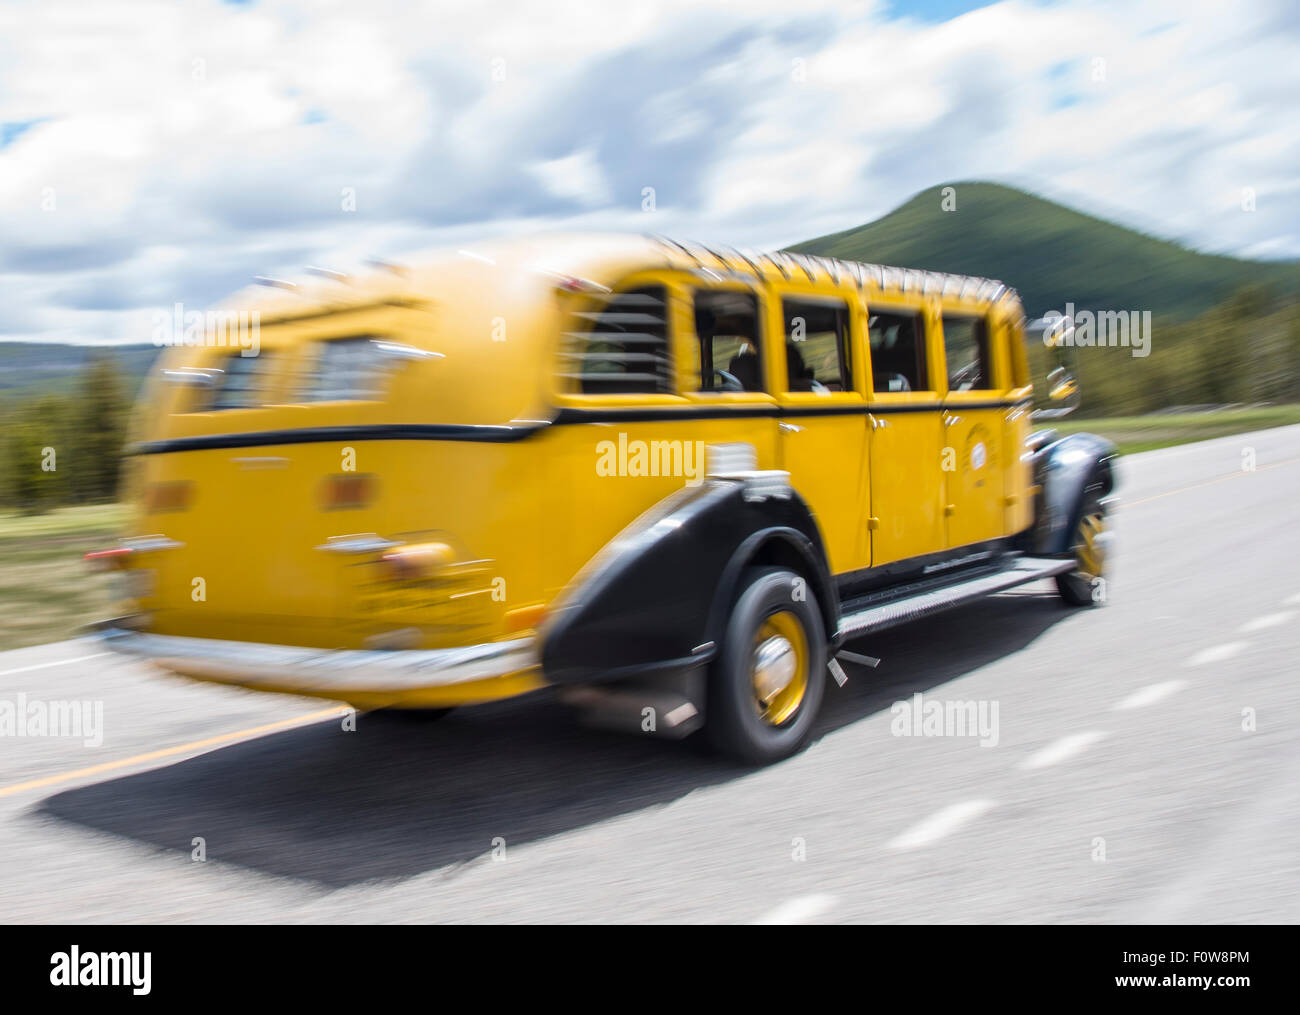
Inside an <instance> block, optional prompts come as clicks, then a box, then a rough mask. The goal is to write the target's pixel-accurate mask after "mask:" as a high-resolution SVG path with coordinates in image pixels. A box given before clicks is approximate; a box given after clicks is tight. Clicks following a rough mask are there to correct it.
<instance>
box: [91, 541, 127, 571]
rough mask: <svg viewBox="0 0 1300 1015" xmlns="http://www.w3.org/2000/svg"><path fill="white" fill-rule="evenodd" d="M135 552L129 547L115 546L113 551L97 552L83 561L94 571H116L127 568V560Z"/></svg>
mask: <svg viewBox="0 0 1300 1015" xmlns="http://www.w3.org/2000/svg"><path fill="white" fill-rule="evenodd" d="M133 552H134V551H132V549H131V548H130V547H129V546H115V547H113V548H112V549H111V550H95V551H93V552H92V553H88V554H86V555H85V556H84V557H83V558H82V560H84V561H85V562H86V563H87V564H88V565H90V568H91V569H92V570H94V571H115V570H117V569H119V568H123V567H126V559H127V558H128V557H129V556H131V554H132V553H133Z"/></svg>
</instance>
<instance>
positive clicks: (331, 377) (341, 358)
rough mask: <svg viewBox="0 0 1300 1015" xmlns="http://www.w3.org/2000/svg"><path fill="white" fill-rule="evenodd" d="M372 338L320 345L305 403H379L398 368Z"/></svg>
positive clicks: (306, 382)
mask: <svg viewBox="0 0 1300 1015" xmlns="http://www.w3.org/2000/svg"><path fill="white" fill-rule="evenodd" d="M396 362H397V361H396V360H395V358H394V357H393V356H390V355H387V354H386V353H385V351H384V346H383V343H382V342H381V341H379V340H377V339H375V338H372V337H371V336H369V335H362V336H357V337H355V338H333V339H330V340H329V341H327V342H319V343H317V348H316V354H315V357H314V359H313V360H312V362H311V363H310V365H309V366H308V367H307V375H306V377H305V378H304V380H303V384H302V387H301V395H300V397H301V398H302V399H303V401H306V402H350V401H376V400H378V399H381V398H383V396H384V387H385V385H386V383H387V381H388V377H389V374H390V373H391V371H392V368H393V367H394V365H395V364H396Z"/></svg>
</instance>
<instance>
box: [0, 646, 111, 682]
mask: <svg viewBox="0 0 1300 1015" xmlns="http://www.w3.org/2000/svg"><path fill="white" fill-rule="evenodd" d="M112 654H113V653H112V652H96V653H95V654H94V655H88V656H77V658H76V659H58V660H56V661H54V662H52V663H37V664H36V665H35V666H19V667H18V669H16V670H0V677H7V676H9V675H10V674H13V673H30V672H31V671H32V670H43V669H45V668H47V667H49V666H70V665H71V664H72V663H84V662H85V661H86V660H87V659H98V658H100V657H101V656H108V655H112Z"/></svg>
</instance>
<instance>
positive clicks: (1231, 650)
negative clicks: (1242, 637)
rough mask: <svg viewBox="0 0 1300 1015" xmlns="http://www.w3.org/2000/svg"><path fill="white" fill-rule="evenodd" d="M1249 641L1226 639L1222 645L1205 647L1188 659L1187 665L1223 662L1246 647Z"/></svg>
mask: <svg viewBox="0 0 1300 1015" xmlns="http://www.w3.org/2000/svg"><path fill="white" fill-rule="evenodd" d="M1248 644H1250V643H1249V642H1245V641H1225V642H1224V643H1223V644H1222V645H1211V646H1210V647H1209V648H1203V649H1201V651H1199V652H1197V653H1196V655H1194V656H1192V658H1190V659H1188V660H1187V663H1186V665H1187V666H1204V665H1205V664H1206V663H1221V662H1223V661H1224V660H1225V659H1231V658H1232V657H1233V656H1235V655H1237V654H1238V653H1239V652H1241V650H1242V649H1244V648H1245V647H1246V646H1247V645H1248Z"/></svg>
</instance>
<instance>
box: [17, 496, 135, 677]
mask: <svg viewBox="0 0 1300 1015" xmlns="http://www.w3.org/2000/svg"><path fill="white" fill-rule="evenodd" d="M126 514H127V511H126V507H125V506H124V505H122V504H98V505H91V506H87V507H71V508H59V509H58V510H55V511H51V512H49V513H48V514H43V515H19V514H0V651H3V650H5V649H14V648H22V647H23V646H25V645H39V644H41V643H43V642H47V641H58V640H60V639H62V638H71V637H72V636H73V635H75V634H76V633H77V630H78V629H79V628H80V627H82V626H83V625H85V624H88V623H90V622H91V621H93V620H96V619H100V618H102V617H105V616H107V615H108V611H109V608H110V599H109V591H108V575H106V574H101V573H98V572H92V571H90V570H89V569H88V568H87V567H86V565H85V564H83V563H82V560H81V557H82V555H83V554H85V553H87V552H88V551H90V550H102V549H103V548H104V547H105V546H107V545H109V544H110V543H111V542H112V541H113V540H114V539H115V538H116V537H117V536H118V535H119V534H120V532H121V528H122V525H123V523H124V522H125V520H126Z"/></svg>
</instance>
